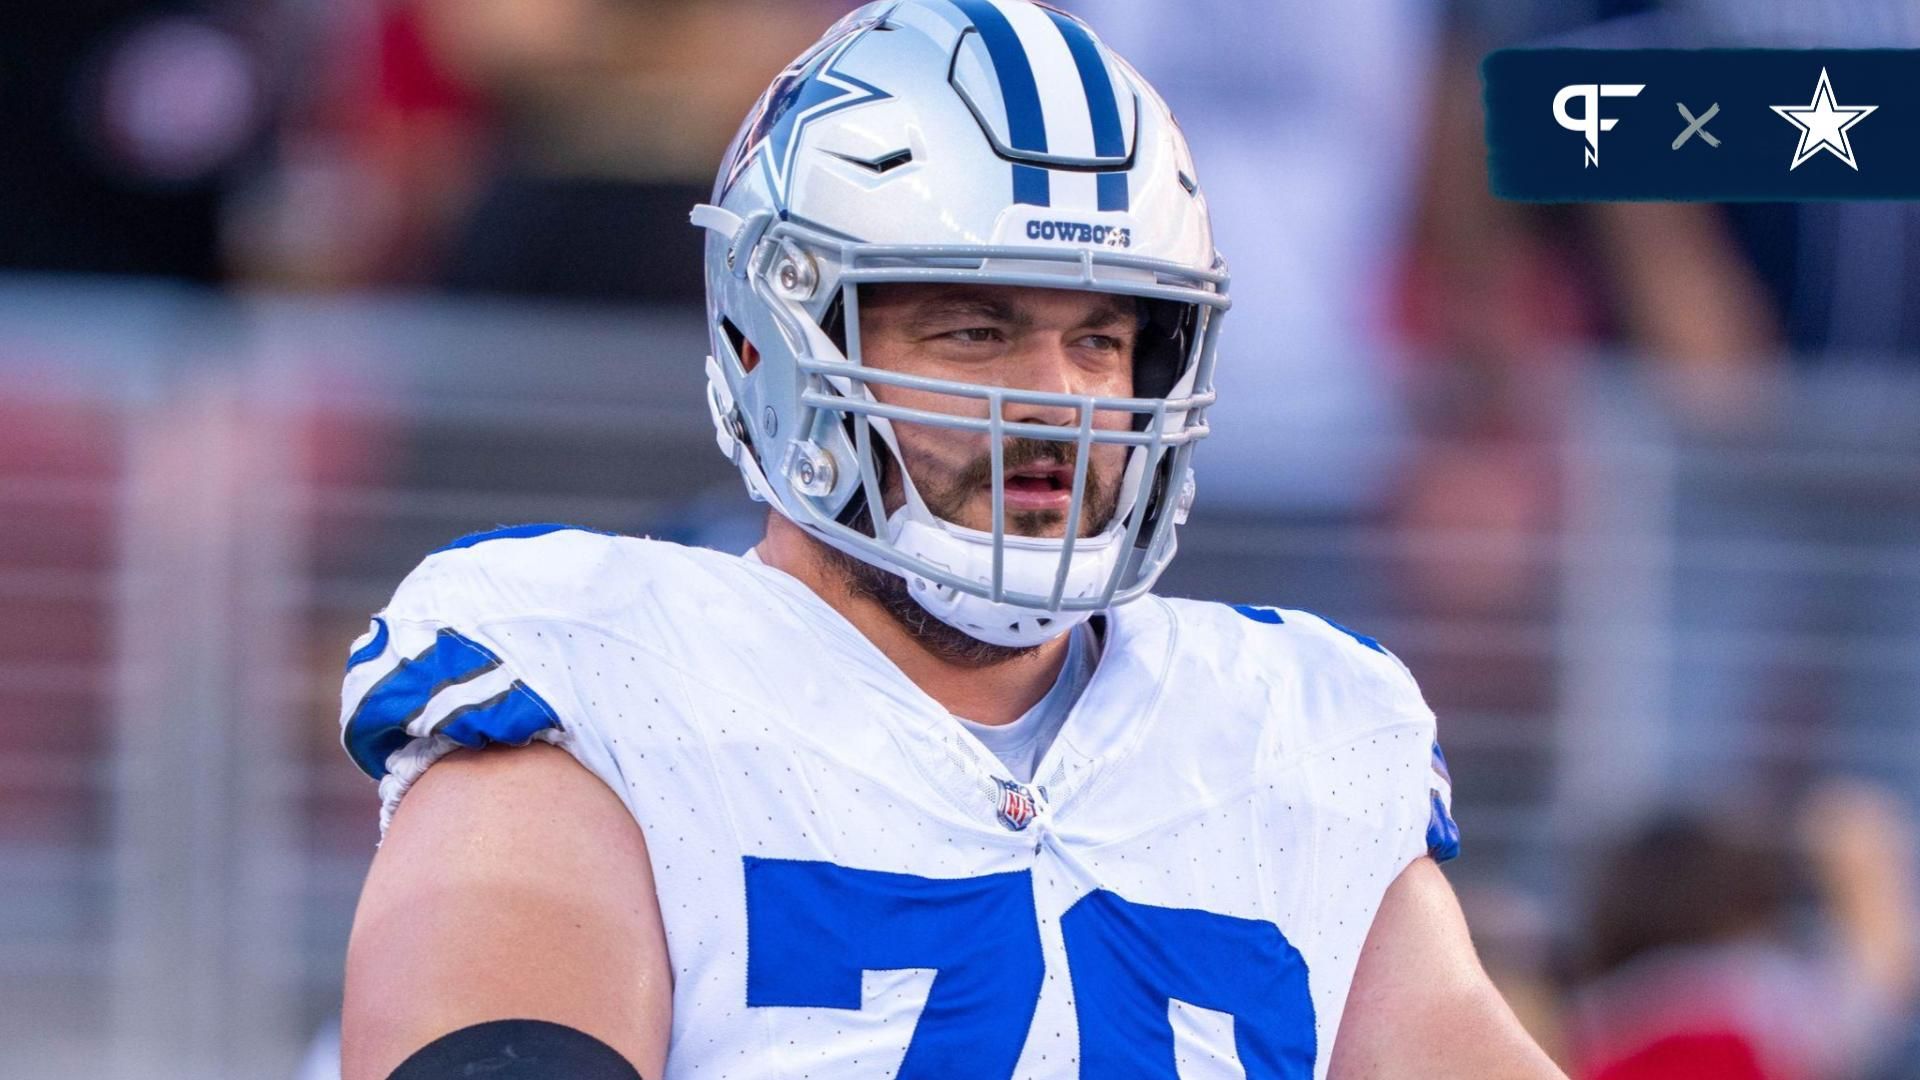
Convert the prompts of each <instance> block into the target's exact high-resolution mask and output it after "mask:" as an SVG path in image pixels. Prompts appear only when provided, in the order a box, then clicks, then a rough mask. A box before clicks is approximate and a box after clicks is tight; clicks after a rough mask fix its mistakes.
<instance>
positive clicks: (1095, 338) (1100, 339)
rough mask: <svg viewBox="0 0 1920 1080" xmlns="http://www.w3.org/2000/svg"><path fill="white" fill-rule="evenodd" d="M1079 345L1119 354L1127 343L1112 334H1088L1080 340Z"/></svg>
mask: <svg viewBox="0 0 1920 1080" xmlns="http://www.w3.org/2000/svg"><path fill="white" fill-rule="evenodd" d="M1080 344H1081V345H1083V346H1085V347H1086V348H1089V349H1099V350H1101V351H1102V352H1119V351H1120V350H1122V349H1124V348H1126V347H1127V343H1126V342H1125V341H1124V340H1122V339H1120V338H1118V337H1116V336H1114V335H1112V334H1088V335H1087V336H1086V337H1083V338H1081V339H1080Z"/></svg>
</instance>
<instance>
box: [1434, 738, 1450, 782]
mask: <svg viewBox="0 0 1920 1080" xmlns="http://www.w3.org/2000/svg"><path fill="white" fill-rule="evenodd" d="M1433 771H1434V772H1436V773H1439V774H1440V779H1442V780H1445V781H1446V782H1447V783H1449V784H1451V783H1453V773H1451V772H1449V771H1447V755H1446V754H1444V753H1442V752H1441V751H1440V744H1439V742H1437V741H1436V742H1435V743H1434V744H1433Z"/></svg>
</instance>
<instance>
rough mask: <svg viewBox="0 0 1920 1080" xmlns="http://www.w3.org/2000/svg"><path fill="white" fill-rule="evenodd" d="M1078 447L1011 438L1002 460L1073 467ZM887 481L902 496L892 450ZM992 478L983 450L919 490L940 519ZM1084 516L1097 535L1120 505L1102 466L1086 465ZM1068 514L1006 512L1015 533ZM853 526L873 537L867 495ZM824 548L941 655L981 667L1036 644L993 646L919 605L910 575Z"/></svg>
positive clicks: (1006, 464)
mask: <svg viewBox="0 0 1920 1080" xmlns="http://www.w3.org/2000/svg"><path fill="white" fill-rule="evenodd" d="M1074 458H1075V449H1074V446H1073V444H1071V443H1063V442H1055V441H1052V440H1047V439H1008V440H1007V443H1006V446H1005V448H1004V449H1003V451H1002V461H1001V466H1002V468H1003V469H1005V470H1007V471H1012V470H1014V469H1019V468H1024V467H1025V466H1028V465H1034V464H1040V463H1043V462H1051V463H1055V464H1060V465H1066V466H1069V467H1071V466H1072V465H1073V464H1074ZM880 467H881V482H882V486H883V487H884V488H885V489H886V490H887V492H888V497H889V500H890V501H891V500H892V499H895V498H898V497H899V496H898V492H899V479H898V475H899V474H898V472H897V470H898V468H899V465H898V463H897V462H896V461H895V460H894V459H893V456H892V455H891V454H888V455H886V456H885V458H884V459H883V460H882V461H881V463H880ZM992 479H993V458H992V456H991V455H990V454H981V455H980V456H979V457H978V458H976V459H975V460H973V461H971V462H969V463H968V464H967V466H966V467H965V468H963V469H961V470H960V472H959V473H958V474H956V475H955V477H954V478H953V480H951V481H950V482H948V483H946V484H943V485H940V486H939V487H938V488H931V487H929V486H928V485H926V484H924V483H921V482H920V481H919V480H918V479H916V481H915V485H916V487H918V488H919V489H920V498H921V501H923V502H925V503H926V504H927V509H928V510H930V511H932V512H933V514H934V515H935V516H937V517H940V518H942V519H943V520H947V521H953V520H954V519H955V517H956V516H957V515H959V514H960V513H961V512H962V511H964V510H965V508H966V505H967V502H968V501H969V500H970V499H972V498H973V497H974V493H975V492H977V491H979V490H980V489H981V488H982V487H985V486H986V485H987V484H988V483H990V482H991V481H992ZM1083 501H1084V506H1083V508H1082V513H1081V519H1082V520H1083V521H1084V522H1086V525H1085V527H1084V528H1082V529H1081V535H1082V536H1095V535H1098V534H1099V533H1102V532H1104V531H1106V528H1107V526H1108V525H1109V524H1111V523H1112V521H1113V516H1114V513H1115V511H1116V510H1117V508H1118V506H1119V501H1120V496H1119V485H1117V484H1112V483H1108V482H1106V481H1105V480H1103V479H1102V478H1101V476H1100V475H1099V473H1098V471H1097V470H1095V469H1093V468H1092V467H1091V464H1089V467H1088V469H1087V488H1086V494H1085V497H1084V500H1083ZM1065 520H1066V514H1065V513H1063V512H1061V511H1057V510H1032V511H1021V512H1016V513H1008V514H1007V519H1006V521H1007V532H1008V533H1009V534H1018V535H1028V536H1033V535H1040V533H1041V530H1043V529H1050V528H1052V527H1053V526H1056V525H1059V524H1060V523H1062V522H1064V521H1065ZM847 525H849V526H850V527H851V528H853V530H854V531H856V532H860V533H865V534H867V535H869V536H878V535H880V533H879V532H878V531H877V530H875V529H874V527H873V512H872V507H871V506H869V505H867V504H866V503H865V501H864V500H863V501H862V504H861V507H860V509H859V510H858V511H857V512H856V513H855V514H854V516H853V517H851V518H849V519H848V520H847ZM821 547H822V548H823V549H824V550H825V551H826V553H827V559H828V561H829V563H830V564H832V565H833V566H836V567H838V568H839V569H840V571H841V573H842V574H843V575H844V577H845V580H846V582H847V591H848V592H850V593H851V594H852V595H854V596H855V597H858V598H860V599H863V600H871V601H873V602H874V603H875V604H877V605H879V606H880V608H881V610H883V611H885V612H886V613H887V614H888V615H889V616H890V617H891V618H892V619H893V621H894V622H896V623H898V624H899V625H900V627H901V629H903V630H905V631H906V632H907V633H908V635H909V636H911V637H912V638H913V639H914V641H916V642H917V643H919V645H920V646H921V647H922V648H924V649H926V650H927V651H928V652H930V653H932V654H933V655H934V656H936V657H938V658H940V659H941V660H943V661H945V662H946V663H949V664H952V665H954V666H956V667H967V668H984V667H992V666H993V665H995V664H1002V663H1005V662H1007V661H1008V660H1016V659H1019V658H1020V657H1023V656H1031V655H1033V653H1034V652H1036V651H1037V650H1038V649H1039V648H1040V646H1038V645H996V644H994V643H993V642H990V641H981V640H980V639H979V638H977V637H974V636H973V635H972V634H969V633H967V632H966V631H965V630H962V629H960V628H959V627H957V626H951V625H948V624H947V623H945V622H942V621H941V620H940V619H939V618H938V617H937V616H935V615H934V614H933V613H932V612H930V611H928V610H927V609H926V608H925V607H923V606H921V604H920V601H918V600H915V599H914V598H913V592H912V590H911V589H909V588H908V586H907V579H906V578H904V577H902V576H900V575H899V574H896V573H894V572H893V571H891V570H887V569H884V568H882V567H879V566H875V565H874V564H872V563H870V562H867V561H865V560H863V559H858V558H855V557H854V556H852V555H849V554H847V553H846V552H844V551H841V550H840V549H839V548H836V547H833V546H832V545H829V544H822V545H821Z"/></svg>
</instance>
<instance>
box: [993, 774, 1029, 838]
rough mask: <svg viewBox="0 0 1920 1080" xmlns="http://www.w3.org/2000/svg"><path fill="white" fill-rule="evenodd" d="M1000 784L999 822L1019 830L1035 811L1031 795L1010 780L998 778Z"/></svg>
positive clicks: (1015, 830) (1023, 827) (1025, 825)
mask: <svg viewBox="0 0 1920 1080" xmlns="http://www.w3.org/2000/svg"><path fill="white" fill-rule="evenodd" d="M996 780H997V782H998V783H999V785H1000V805H999V811H1000V824H1002V825H1005V826H1006V827H1007V828H1009V829H1012V830H1013V831H1014V832H1019V831H1021V830H1022V829H1025V828H1026V827H1027V823H1028V822H1030V821H1032V820H1033V816H1034V814H1035V813H1036V812H1037V811H1036V808H1035V807H1034V803H1033V795H1032V794H1031V793H1029V792H1028V791H1027V789H1026V788H1025V787H1023V786H1021V785H1019V784H1016V783H1014V782H1013V781H1011V780H998V779H997V778H996Z"/></svg>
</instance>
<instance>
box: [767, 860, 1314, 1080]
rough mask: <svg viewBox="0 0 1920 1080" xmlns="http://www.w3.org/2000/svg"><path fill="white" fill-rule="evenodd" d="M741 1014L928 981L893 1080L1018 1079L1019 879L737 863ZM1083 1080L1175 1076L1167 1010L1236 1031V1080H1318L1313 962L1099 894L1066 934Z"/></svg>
mask: <svg viewBox="0 0 1920 1080" xmlns="http://www.w3.org/2000/svg"><path fill="white" fill-rule="evenodd" d="M746 882H747V1004H748V1005H750V1006H783V1005H784V1006H802V1007H814V1008H832V1009H856V1010H857V1009H859V1008H860V1005H861V1002H860V982H861V976H862V973H864V972H867V971H888V970H897V969H902V968H931V969H933V970H934V972H935V975H934V980H933V986H932V989H930V990H929V991H928V993H927V1004H926V1007H925V1008H924V1009H923V1010H922V1011H921V1013H920V1020H919V1023H918V1024H917V1025H916V1026H915V1028H914V1032H913V1038H912V1041H911V1042H909V1043H908V1045H907V1054H906V1058H905V1059H904V1060H903V1061H902V1062H901V1065H900V1071H899V1072H898V1073H897V1074H896V1075H897V1076H898V1077H899V1078H900V1080H932V1078H938V1077H954V1076H969V1077H977V1078H979V1080H1002V1078H1011V1077H1012V1076H1013V1072H1014V1067H1015V1065H1016V1063H1017V1062H1018V1061H1019V1059H1020V1051H1021V1048H1022V1047H1023V1046H1024V1045H1025V1043H1026V1039H1027V1029H1028V1028H1029V1027H1030V1026H1031V1025H1032V1023H1033V1016H1034V1010H1035V1007H1036V1006H1037V1004H1038V1002H1039V1000H1040V984H1041V981H1042V979H1043V978H1044V977H1045V971H1044V968H1045V963H1044V961H1043V959H1042V957H1041V952H1040V931H1039V925H1038V921H1037V919H1036V917H1035V912H1034V901H1033V879H1032V877H1031V876H1030V875H1029V874H1028V873H1027V872H1026V871H1024V870H1023V871H1019V872H1015V873H1004V874H988V875H985V876H982V877H972V878H924V877H917V876H914V875H912V874H889V873H882V872H879V871H874V870H855V869H851V868H848V867H844V866H837V865H835V864H833V863H825V862H803V861H794V860H786V859H759V858H752V857H749V858H747V860H746ZM1060 928H1061V933H1062V935H1063V937H1064V938H1065V941H1066V947H1067V965H1068V967H1069V968H1070V972H1069V974H1070V977H1071V978H1072V981H1073V991H1074V1011H1075V1015H1076V1017H1077V1019H1078V1021H1079V1027H1080V1075H1081V1076H1083V1077H1090V1078H1091V1077H1098V1078H1100V1080H1178V1072H1177V1070H1176V1066H1175V1063H1174V1046H1173V1029H1172V1025H1171V1022H1170V1021H1169V1019H1168V1015H1167V1008H1168V1003H1169V1002H1170V1001H1172V1000H1176V999H1177V1000H1179V1001H1184V1002H1187V1003H1188V1004H1191V1005H1197V1006H1199V1007H1201V1008H1203V1009H1212V1010H1215V1011H1218V1012H1224V1013H1229V1014H1231V1015H1232V1016H1233V1018H1234V1025H1233V1030H1234V1043H1235V1049H1236V1050H1237V1052H1238V1054H1239V1057H1240V1065H1241V1067H1242V1068H1243V1069H1244V1070H1245V1072H1246V1075H1247V1080H1296V1078H1299V1080H1305V1078H1310V1077H1311V1076H1312V1075H1313V1061H1314V1054H1315V1035H1314V1024H1313V1001H1312V999H1311V997H1310V996H1309V995H1308V992H1307V966H1306V962H1305V961H1304V960H1303V959H1301V957H1300V953H1299V951H1298V950H1297V949H1295V948H1294V947H1293V946H1292V945H1291V944H1289V943H1288V942H1287V940H1286V938H1285V936H1283V935H1282V934H1281V933H1280V929H1279V928H1278V927H1276V926H1274V925H1273V924H1272V923H1268V922H1261V921H1258V920H1254V919H1238V918H1233V917H1230V916H1226V915H1216V914H1213V913H1212V912H1206V911H1195V910H1192V909H1188V908H1166V907H1152V906H1149V905H1146V904H1136V903H1133V902H1131V901H1129V900H1126V899H1123V898H1122V897H1120V896H1119V895H1117V894H1115V893H1111V892H1107V891H1105V890H1101V891H1098V892H1093V893H1090V894H1088V895H1087V896H1085V897H1082V898H1081V899H1080V901H1079V902H1078V903H1076V904H1074V905H1073V907H1072V908H1070V909H1068V911H1067V913H1066V914H1065V915H1064V916H1063V917H1062V918H1061V920H1060Z"/></svg>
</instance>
